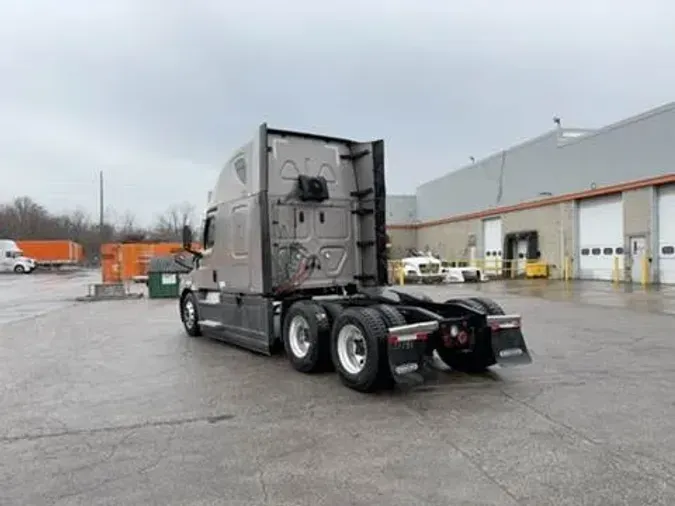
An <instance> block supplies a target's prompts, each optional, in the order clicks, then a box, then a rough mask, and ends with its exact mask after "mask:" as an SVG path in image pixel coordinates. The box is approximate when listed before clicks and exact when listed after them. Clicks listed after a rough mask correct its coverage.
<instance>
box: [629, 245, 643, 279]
mask: <svg viewBox="0 0 675 506" xmlns="http://www.w3.org/2000/svg"><path fill="white" fill-rule="evenodd" d="M629 244H630V259H631V279H632V281H633V283H640V282H641V281H642V269H643V266H644V264H645V262H644V259H645V255H646V254H647V241H646V240H645V238H644V236H636V237H631V238H630V239H629Z"/></svg>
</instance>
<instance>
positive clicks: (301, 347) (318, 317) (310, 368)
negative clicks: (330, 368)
mask: <svg viewBox="0 0 675 506" xmlns="http://www.w3.org/2000/svg"><path fill="white" fill-rule="evenodd" d="M281 335H282V339H283V342H284V350H285V351H286V356H287V357H288V361H289V362H290V363H291V365H292V366H293V369H295V370H296V371H300V372H304V373H311V372H316V371H318V370H321V369H324V368H325V366H326V364H327V363H328V362H329V352H328V350H329V340H330V322H329V319H328V314H327V313H326V310H325V309H324V308H323V307H321V306H320V305H319V304H317V303H315V302H312V301H299V302H296V303H294V304H293V305H292V306H291V307H290V309H289V310H288V312H287V313H286V316H285V317H284V327H283V330H282V334H281Z"/></svg>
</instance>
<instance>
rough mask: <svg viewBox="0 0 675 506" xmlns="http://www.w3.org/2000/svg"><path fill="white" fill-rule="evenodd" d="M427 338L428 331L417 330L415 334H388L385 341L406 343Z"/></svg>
mask: <svg viewBox="0 0 675 506" xmlns="http://www.w3.org/2000/svg"><path fill="white" fill-rule="evenodd" d="M428 339H429V333H428V332H417V333H415V334H398V335H395V334H389V337H388V338H387V341H388V342H389V344H400V343H408V342H410V341H426V340H428Z"/></svg>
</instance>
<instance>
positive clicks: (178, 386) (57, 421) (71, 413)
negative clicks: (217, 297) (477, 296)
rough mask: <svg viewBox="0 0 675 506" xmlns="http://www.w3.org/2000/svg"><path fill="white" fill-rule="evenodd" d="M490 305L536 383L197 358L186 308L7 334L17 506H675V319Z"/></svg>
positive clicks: (202, 350)
mask: <svg viewBox="0 0 675 506" xmlns="http://www.w3.org/2000/svg"><path fill="white" fill-rule="evenodd" d="M45 279H47V278H45ZM37 280H38V278H37V277H36V278H34V280H33V281H32V282H35V283H36V285H34V286H35V287H36V290H37V291H38V292H44V293H47V291H46V290H45V289H43V288H41V287H42V285H40V284H39V283H38V281H37ZM49 282H51V281H45V283H49ZM0 283H2V281H0ZM54 286H56V285H54ZM500 287H501V288H500ZM476 289H477V288H476V287H471V286H453V287H448V288H434V287H426V288H424V290H425V291H427V292H428V293H430V294H432V296H434V297H435V298H438V299H443V298H444V297H449V296H454V295H456V294H459V293H469V292H471V293H473V292H474V291H475V290H476ZM480 289H481V290H483V291H487V292H490V293H492V294H493V296H494V298H495V299H496V300H498V301H499V302H501V303H502V304H503V305H504V306H505V308H506V309H507V310H509V311H513V312H520V313H522V314H523V317H524V319H525V324H524V325H525V327H524V328H525V331H526V337H527V340H528V344H529V345H530V348H531V350H532V354H533V358H534V360H535V363H534V364H532V365H530V366H528V367H523V368H517V369H498V368H497V369H495V370H494V371H492V372H491V373H489V374H485V375H482V376H478V377H470V376H466V375H462V374H456V373H446V374H443V375H442V376H441V377H440V379H439V381H438V382H437V383H433V384H430V385H429V386H428V387H425V388H423V389H420V390H418V391H415V392H409V393H401V392H393V393H390V392H384V393H381V394H377V395H363V394H358V393H355V392H352V391H350V390H348V389H346V388H344V387H342V386H341V385H340V384H339V382H338V380H337V378H336V377H335V376H334V375H333V374H327V375H321V376H316V377H307V376H303V375H301V374H299V373H296V372H294V371H292V370H291V369H290V367H289V366H288V365H287V363H286V362H285V360H284V359H283V358H281V357H273V358H268V357H261V356H257V355H255V354H252V353H249V352H246V351H242V350H238V349H235V348H233V347H230V346H227V345H223V344H220V343H217V342H213V341H208V340H204V339H190V338H186V337H184V336H183V334H182V331H181V328H180V324H179V321H178V315H177V311H176V305H175V302H174V301H148V300H140V301H138V300H137V301H120V302H99V303H83V304H77V305H71V303H68V304H65V303H63V304H64V305H62V306H59V307H58V310H55V311H51V312H48V313H46V314H42V315H41V316H37V317H32V318H27V319H22V320H17V321H11V322H8V319H7V320H5V323H4V324H0V363H1V364H2V366H1V367H0V384H1V385H2V388H3V390H2V392H3V393H2V396H1V397H0V445H1V447H2V451H1V452H0V504H2V505H3V506H4V505H27V504H30V505H43V504H44V505H47V504H49V505H69V504H81V505H97V504H106V505H113V504H114V505H140V504H143V505H145V504H162V505H168V504H172V505H173V504H175V505H206V504H228V505H246V506H253V505H263V504H273V505H279V506H281V505H305V504H306V505H312V506H319V505H342V504H353V505H399V504H400V505H406V506H409V505H412V504H414V505H455V504H458V505H461V504H466V505H479V504H481V505H499V506H504V505H515V504H526V505H533V506H535V505H536V506H542V505H549V504H550V505H574V506H578V505H602V506H606V505H614V504H622V505H624V504H625V505H645V504H663V505H672V504H675V432H673V430H672V429H673V421H672V420H673V419H675V392H674V387H673V385H675V365H674V364H675V344H674V343H673V337H672V336H673V328H675V319H674V318H673V316H670V315H667V314H664V313H663V312H658V311H651V310H648V308H643V307H636V306H633V305H630V304H627V305H626V307H618V308H617V307H611V305H604V306H603V304H598V305H595V304H592V303H588V302H584V301H583V300H581V301H579V300H577V299H575V298H574V297H571V298H570V299H568V300H562V298H560V297H549V298H547V297H544V296H532V295H533V294H531V293H528V294H527V295H523V293H525V292H526V290H524V291H523V290H521V291H520V292H519V290H517V289H515V288H513V286H511V287H510V288H509V287H506V285H503V286H502V285H498V284H496V283H492V284H490V285H483V286H482V287H481V288H480ZM54 290H56V289H54ZM551 290H553V289H551ZM57 291H58V290H57ZM70 291H72V292H75V289H74V288H72V289H71V288H68V289H66V288H64V289H63V290H62V292H63V293H66V292H70ZM2 292H3V290H2V289H0V293H2ZM52 293H55V292H52ZM59 293H61V292H59ZM80 294H81V290H78V291H77V293H75V295H80ZM540 295H541V294H540ZM626 297H628V296H626ZM549 299H552V300H549ZM7 300H8V299H7V298H3V299H2V300H1V301H0V313H2V314H7V313H8V312H11V311H9V310H8V309H7V308H6V307H4V305H5V304H7ZM627 307H628V309H627ZM15 320H16V319H15Z"/></svg>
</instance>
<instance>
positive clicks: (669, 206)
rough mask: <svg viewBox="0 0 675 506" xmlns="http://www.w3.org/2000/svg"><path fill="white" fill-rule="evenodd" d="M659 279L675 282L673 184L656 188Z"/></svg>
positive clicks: (674, 203) (674, 193)
mask: <svg viewBox="0 0 675 506" xmlns="http://www.w3.org/2000/svg"><path fill="white" fill-rule="evenodd" d="M657 208H658V213H659V215H658V223H659V227H658V228H659V230H658V234H659V252H658V266H659V281H661V283H668V284H675V185H667V186H662V187H660V188H659V190H658V206H657Z"/></svg>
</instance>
